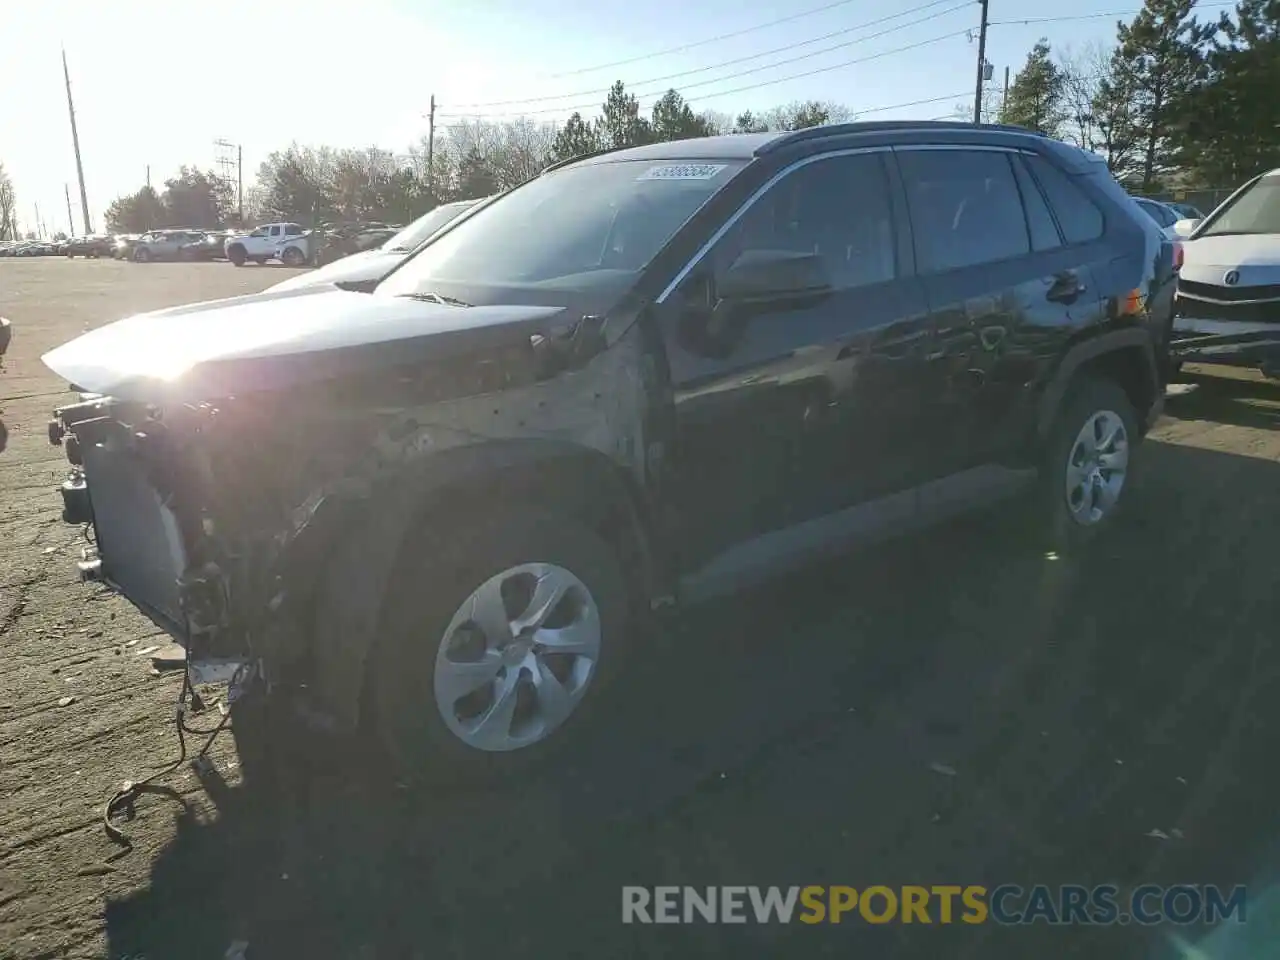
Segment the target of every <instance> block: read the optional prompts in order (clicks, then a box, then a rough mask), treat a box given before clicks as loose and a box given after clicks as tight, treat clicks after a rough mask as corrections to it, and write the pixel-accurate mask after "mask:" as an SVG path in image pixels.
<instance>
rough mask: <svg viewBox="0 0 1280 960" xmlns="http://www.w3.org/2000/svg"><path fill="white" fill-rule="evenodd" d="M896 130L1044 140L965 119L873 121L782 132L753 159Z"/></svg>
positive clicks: (1001, 125) (1022, 129)
mask: <svg viewBox="0 0 1280 960" xmlns="http://www.w3.org/2000/svg"><path fill="white" fill-rule="evenodd" d="M899 130H998V131H1001V132H1003V133H1021V134H1024V135H1026V136H1031V137H1043V136H1044V134H1041V133H1039V132H1037V131H1035V130H1029V129H1027V128H1026V127H1017V126H1014V125H1012V124H1008V123H982V124H975V123H970V122H969V121H966V120H873V121H866V122H861V123H860V122H858V121H853V122H851V123H829V124H824V125H822V126H818V127H805V128H804V129H803V130H794V131H792V132H790V133H784V134H782V135H781V136H779V137H775V138H774V139H773V140H769V141H767V142H766V143H762V144H761V145H760V146H759V147H757V148H756V156H764V155H765V154H767V153H772V152H773V151H775V150H781V149H782V148H783V147H790V146H793V145H795V144H797V143H805V142H807V141H809V140H820V139H824V138H826V137H838V136H841V135H842V134H851V133H890V132H893V131H899Z"/></svg>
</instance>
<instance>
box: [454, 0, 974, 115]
mask: <svg viewBox="0 0 1280 960" xmlns="http://www.w3.org/2000/svg"><path fill="white" fill-rule="evenodd" d="M944 3H952V5H951V6H950V7H948V8H947V9H946V10H939V11H938V12H937V13H933V14H930V15H929V16H927V17H921V18H920V19H918V20H911V21H909V22H907V23H900V24H898V25H896V26H894V27H891V28H889V29H888V30H881V31H880V32H879V33H872V34H868V35H867V36H865V37H857V38H855V39H853V40H847V41H845V42H843V43H838V44H836V45H835V46H831V47H826V48H824V49H822V50H814V51H811V52H810V53H807V54H805V55H804V56H801V57H793V58H791V59H789V60H780V61H778V62H777V63H772V64H765V65H763V66H760V67H754V68H752V69H754V70H768V69H769V68H770V67H781V66H785V65H786V64H788V63H795V62H797V61H799V60H803V59H806V58H807V57H817V56H821V55H822V54H824V53H831V52H832V51H834V50H840V49H843V48H844V47H850V46H853V45H854V44H857V43H863V42H865V41H867V40H874V39H876V38H877V37H883V36H886V35H888V34H890V33H896V32H897V31H899V30H905V29H907V28H908V27H914V26H917V25H919V24H922V23H928V22H929V21H930V20H935V19H937V18H938V17H942V16H946V15H947V14H948V13H954V12H955V11H957V10H960V9H963V8H965V7H969V6H972V0H963V2H961V3H954V2H953V0H931V2H930V3H926V4H923V5H921V6H918V7H912V8H911V9H909V10H903V11H901V12H900V13H894V14H890V15H889V16H887V17H879V18H877V19H875V20H869V21H867V22H866V23H859V24H857V25H855V26H852V27H845V28H843V29H841V30H833V31H831V32H830V33H824V34H822V35H820V36H817V37H810V38H809V39H808V40H800V41H798V42H796V43H788V44H785V45H783V46H781V47H774V48H773V49H772V50H762V51H761V52H759V53H752V54H748V55H747V56H744V57H736V58H734V59H732V60H723V61H721V62H719V63H712V64H709V65H707V66H705V67H694V68H693V69H690V70H681V71H679V72H677V73H669V74H666V75H664V76H661V77H649V78H648V79H646V80H636V81H633V82H632V86H637V87H642V86H646V85H648V84H651V83H663V82H666V81H668V80H678V79H680V78H681V77H688V76H692V75H694V74H697V73H706V72H707V71H708V70H719V69H720V68H721V67H731V66H734V65H735V64H739V63H747V62H748V61H750V60H759V59H760V58H761V57H770V56H773V55H774V54H776V53H786V52H787V51H788V50H796V49H799V48H800V47H807V46H809V45H810V44H814V43H821V42H822V41H823V40H830V39H832V38H833V37H840V36H845V35H847V34H850V33H854V32H856V31H858V30H865V29H867V28H868V27H876V26H879V25H880V24H882V23H888V22H889V21H890V20H897V19H899V18H901V17H905V16H908V15H910V14H913V13H919V12H921V11H922V10H930V9H932V8H934V7H940V6H942V4H944ZM748 72H749V71H748ZM743 75H744V74H743V73H738V74H732V75H730V76H729V77H721V78H720V79H721V80H726V79H732V78H733V77H737V76H743ZM709 82H710V81H709ZM608 92H609V88H608V87H596V88H594V89H591V90H577V91H575V92H573V93H557V94H551V95H549V96H544V97H525V98H523V99H519V100H492V101H489V102H487V103H458V104H454V105H453V106H454V109H455V110H471V109H481V108H488V107H512V106H518V105H520V104H525V103H546V102H547V101H549V100H567V99H569V98H571V97H591V96H597V95H599V94H602V93H608Z"/></svg>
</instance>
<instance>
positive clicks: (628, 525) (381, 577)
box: [307, 439, 661, 726]
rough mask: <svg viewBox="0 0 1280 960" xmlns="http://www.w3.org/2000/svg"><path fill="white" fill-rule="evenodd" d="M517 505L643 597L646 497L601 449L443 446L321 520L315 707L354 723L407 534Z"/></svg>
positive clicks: (652, 570)
mask: <svg viewBox="0 0 1280 960" xmlns="http://www.w3.org/2000/svg"><path fill="white" fill-rule="evenodd" d="M519 503H526V504H529V505H532V506H536V507H538V508H542V509H547V510H550V511H552V512H556V513H560V514H563V515H566V516H570V517H573V518H575V519H577V520H579V521H581V522H583V523H584V524H585V525H587V526H588V527H589V528H591V529H592V530H594V531H595V532H597V533H598V534H600V535H601V536H602V537H603V538H604V539H606V540H608V541H609V542H610V543H611V544H613V545H614V546H615V548H617V549H618V550H619V552H620V557H619V559H620V562H621V563H622V564H623V566H624V568H627V569H632V570H638V571H640V573H641V577H640V584H639V588H638V593H641V594H643V596H638V597H637V598H636V599H637V600H647V599H649V598H650V597H651V596H653V595H654V592H655V589H654V588H655V584H656V583H657V582H659V580H660V576H661V574H660V572H659V571H658V570H657V569H656V567H655V563H654V559H653V558H654V552H653V550H652V540H651V531H652V526H651V524H650V521H649V510H648V507H647V505H646V501H645V499H644V496H643V494H642V492H641V491H640V490H638V489H637V488H636V485H635V483H634V482H633V481H632V479H631V478H630V476H629V475H628V474H627V473H626V472H625V471H624V470H623V469H622V468H621V467H620V466H619V465H617V464H615V463H614V462H613V461H611V460H610V459H609V458H608V457H607V456H605V455H604V454H602V453H600V452H598V451H595V450H591V449H588V448H585V447H581V446H578V445H577V444H573V443H570V442H564V441H554V440H541V439H540V440H515V441H499V442H485V443H481V444H476V445H472V446H467V447H460V448H456V449H454V450H450V451H443V452H441V453H438V454H434V455H432V456H430V457H427V458H425V459H424V460H422V461H419V462H418V463H416V464H414V465H413V466H410V467H407V468H405V469H404V470H401V471H398V472H397V473H396V474H395V475H394V476H392V477H390V478H388V479H387V480H386V481H385V482H383V483H382V484H380V485H379V486H378V487H377V488H376V489H374V490H373V491H371V492H370V495H369V496H367V497H363V498H361V499H360V500H359V501H353V502H349V503H348V504H347V505H346V509H345V510H343V515H342V517H341V519H340V520H339V521H338V522H337V524H335V526H334V527H332V528H331V531H332V532H331V533H330V534H329V535H328V537H327V541H328V544H329V548H328V549H327V550H325V551H324V552H325V554H326V558H325V562H324V564H323V567H322V569H320V570H319V571H318V573H317V575H316V577H315V579H314V583H313V584H312V588H313V594H312V595H313V596H314V597H315V603H313V604H312V605H311V609H312V611H313V617H314V620H313V622H312V623H311V625H310V627H311V635H310V644H309V649H308V659H309V665H308V671H307V673H308V681H309V691H310V693H311V694H312V695H313V696H314V699H315V701H316V706H318V707H319V708H320V709H322V710H324V711H325V712H326V713H329V714H330V715H331V716H332V717H333V718H334V719H335V720H337V721H338V722H339V723H340V724H342V725H344V726H355V725H357V724H358V723H359V722H360V719H361V711H362V707H363V700H364V693H365V688H366V682H365V678H366V667H367V664H368V663H369V660H370V655H371V654H372V653H373V651H374V649H375V647H376V645H377V640H378V636H379V630H380V623H381V615H382V608H383V603H384V600H385V596H386V589H387V585H388V583H389V582H390V581H391V579H392V575H393V573H394V570H395V568H396V566H397V564H398V563H399V562H400V560H401V557H402V553H403V550H404V549H405V547H406V546H407V545H408V544H409V542H410V538H411V537H414V536H416V535H419V534H420V533H421V532H422V531H423V529H424V528H426V527H429V526H430V525H432V524H435V523H437V522H439V518H444V522H445V523H449V522H453V521H456V520H458V519H460V518H462V517H466V516H471V515H474V514H475V513H476V512H479V511H486V510H488V511H494V510H495V509H496V510H504V509H512V505H513V504H519ZM494 504H498V506H497V507H496V508H495V506H494ZM462 535H465V534H462ZM442 539H444V538H442ZM322 549H323V548H322ZM442 549H444V550H447V549H448V548H447V547H442Z"/></svg>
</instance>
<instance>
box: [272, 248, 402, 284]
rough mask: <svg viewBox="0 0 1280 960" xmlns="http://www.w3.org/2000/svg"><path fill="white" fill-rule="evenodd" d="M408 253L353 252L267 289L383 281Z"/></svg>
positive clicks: (383, 251) (384, 251)
mask: <svg viewBox="0 0 1280 960" xmlns="http://www.w3.org/2000/svg"><path fill="white" fill-rule="evenodd" d="M408 255H409V254H408V252H403V253H401V252H398V251H397V252H396V253H391V252H389V251H386V250H365V251H364V252H362V253H353V254H351V255H350V256H348V257H343V258H342V259H341V260H335V261H333V263H329V264H326V265H325V266H323V267H320V268H319V269H318V270H311V271H309V272H308V273H301V274H299V275H298V276H296V277H290V278H289V279H288V280H284V281H281V282H280V283H277V284H276V285H275V286H273V287H270V288H268V289H270V290H273V291H278V290H300V289H302V288H303V287H317V286H323V285H324V284H327V283H354V282H357V281H368V280H381V279H382V278H383V277H385V276H386V275H387V274H388V273H390V272H391V271H392V270H393V269H395V267H396V266H397V264H399V263H400V261H402V260H403V259H404V258H405V257H407V256H408Z"/></svg>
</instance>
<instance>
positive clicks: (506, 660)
mask: <svg viewBox="0 0 1280 960" xmlns="http://www.w3.org/2000/svg"><path fill="white" fill-rule="evenodd" d="M449 522H450V521H449V520H446V519H443V518H442V523H443V524H445V525H447V524H449ZM419 542H421V543H423V544H426V545H427V548H426V550H425V551H424V552H422V553H420V554H419V555H418V556H416V557H414V558H412V559H410V560H409V561H408V562H406V563H404V564H403V565H402V570H403V572H402V574H401V575H400V577H399V578H398V582H396V583H395V584H393V585H392V586H391V588H390V590H389V591H388V594H387V595H388V597H389V600H388V601H387V606H386V608H385V609H384V612H383V629H382V635H381V639H380V643H379V648H378V650H377V651H376V654H375V658H374V661H373V664H372V671H373V672H372V675H371V678H370V679H371V682H372V684H371V688H370V696H371V697H372V702H371V706H372V708H373V709H372V713H373V715H374V717H375V718H376V723H377V726H378V732H379V734H380V736H381V738H382V740H383V743H384V745H385V746H386V748H387V752H388V753H389V754H390V756H391V758H392V760H393V762H394V763H395V765H396V767H397V770H398V773H399V774H400V775H401V776H402V777H403V778H405V779H407V780H410V781H418V782H423V781H436V782H451V783H456V782H484V781H492V780H496V779H502V778H505V777H506V776H509V775H512V774H516V773H518V772H521V771H524V770H526V769H527V768H528V767H529V766H530V765H532V764H535V763H537V762H539V761H541V760H543V759H545V758H546V757H548V756H549V755H550V754H551V753H553V752H557V751H558V750H559V749H561V748H563V747H566V746H568V745H570V744H571V743H572V742H573V741H574V740H575V739H577V738H578V737H579V736H580V735H581V734H582V732H583V731H584V730H585V729H589V726H590V723H591V719H590V717H591V715H593V714H594V713H595V712H596V711H597V710H598V708H599V707H600V705H601V701H602V700H603V698H604V696H605V690H606V688H607V686H608V682H609V681H610V680H611V679H612V678H613V677H614V676H616V674H617V672H618V670H619V668H620V666H621V663H622V660H623V653H624V651H625V649H626V646H627V633H628V629H629V621H630V617H629V600H628V596H629V594H628V591H627V589H626V585H625V580H624V577H623V573H622V570H621V567H620V565H619V563H618V561H617V558H616V556H615V554H614V551H613V550H612V549H611V547H610V546H609V544H607V543H606V542H605V541H603V540H602V539H601V538H600V537H598V536H597V535H596V534H595V533H593V532H592V531H591V530H589V529H588V528H586V527H584V526H582V525H580V524H578V523H576V522H575V521H574V520H572V519H571V518H568V517H563V516H552V515H549V514H543V513H526V514H515V515H509V516H506V517H504V518H500V519H498V518H495V519H494V520H493V521H491V522H488V523H484V522H482V525H481V528H480V530H479V531H473V532H470V534H469V536H468V537H465V538H461V537H460V538H456V539H453V538H451V542H452V544H453V546H452V548H451V549H449V550H441V549H440V548H439V544H440V542H441V541H440V540H437V539H435V538H431V539H423V540H421V541H419ZM409 549H412V550H415V551H417V550H419V549H420V548H419V547H417V546H416V545H415V546H413V547H410V548H409Z"/></svg>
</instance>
